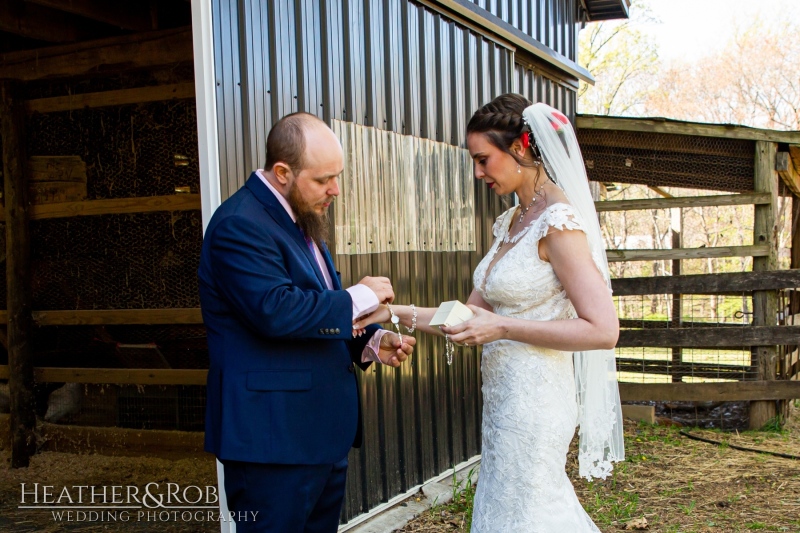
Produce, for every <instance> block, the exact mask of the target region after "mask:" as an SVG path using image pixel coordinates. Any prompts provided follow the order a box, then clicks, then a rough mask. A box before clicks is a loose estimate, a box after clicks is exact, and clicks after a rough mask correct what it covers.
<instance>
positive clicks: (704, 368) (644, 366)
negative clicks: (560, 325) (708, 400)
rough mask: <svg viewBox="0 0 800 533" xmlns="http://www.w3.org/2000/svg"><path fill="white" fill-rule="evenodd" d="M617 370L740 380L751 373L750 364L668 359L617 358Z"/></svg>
mask: <svg viewBox="0 0 800 533" xmlns="http://www.w3.org/2000/svg"><path fill="white" fill-rule="evenodd" d="M617 371H619V372H640V373H642V374H661V375H668V376H675V375H681V376H694V377H698V378H711V379H716V378H722V379H733V380H740V379H742V377H743V375H744V374H751V373H752V371H753V368H752V367H751V366H749V365H746V366H745V365H723V364H712V363H684V362H681V363H678V364H675V363H674V362H673V361H668V360H666V359H662V360H655V359H632V358H620V359H617Z"/></svg>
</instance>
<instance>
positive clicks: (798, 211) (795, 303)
mask: <svg viewBox="0 0 800 533" xmlns="http://www.w3.org/2000/svg"><path fill="white" fill-rule="evenodd" d="M798 230H800V197H798V196H797V195H796V194H793V195H792V240H791V247H792V248H791V249H792V260H791V263H790V268H800V231H798ZM797 313H800V291H797V290H795V291H793V293H792V299H791V314H793V315H796V314H797Z"/></svg>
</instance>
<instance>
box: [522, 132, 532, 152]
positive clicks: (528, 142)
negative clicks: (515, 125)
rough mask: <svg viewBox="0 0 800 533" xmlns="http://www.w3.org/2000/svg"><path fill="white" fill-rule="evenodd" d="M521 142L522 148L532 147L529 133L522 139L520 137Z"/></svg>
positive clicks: (523, 135)
mask: <svg viewBox="0 0 800 533" xmlns="http://www.w3.org/2000/svg"><path fill="white" fill-rule="evenodd" d="M520 142H521V143H522V147H523V148H525V149H527V148H528V147H529V146H530V145H531V140H530V138H529V137H528V134H527V133H523V134H522V137H520Z"/></svg>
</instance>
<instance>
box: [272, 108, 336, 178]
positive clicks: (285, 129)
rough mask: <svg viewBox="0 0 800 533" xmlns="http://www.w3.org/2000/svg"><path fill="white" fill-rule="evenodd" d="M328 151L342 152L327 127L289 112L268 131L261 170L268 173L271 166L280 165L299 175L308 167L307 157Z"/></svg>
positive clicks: (319, 122)
mask: <svg viewBox="0 0 800 533" xmlns="http://www.w3.org/2000/svg"><path fill="white" fill-rule="evenodd" d="M309 148H311V149H310V150H309ZM331 150H332V151H334V152H335V153H336V154H337V155H340V154H341V153H342V148H341V145H340V144H339V139H338V138H337V137H336V135H334V133H333V132H332V131H331V129H330V128H329V127H328V125H327V124H325V123H324V122H323V121H322V120H320V119H319V118H317V117H315V116H314V115H311V114H309V113H292V114H291V115H286V116H285V117H283V118H282V119H280V120H279V121H278V122H276V123H275V125H274V126H272V129H271V130H270V131H269V135H268V136H267V161H266V163H265V165H264V170H268V171H269V170H271V169H272V167H273V166H275V163H278V162H282V163H285V164H286V165H287V166H288V167H289V168H291V169H292V170H293V171H294V172H300V171H301V170H302V169H303V168H305V167H306V166H307V165H308V164H309V161H308V159H309V158H314V157H315V155H317V154H320V153H322V154H326V153H329V151H331Z"/></svg>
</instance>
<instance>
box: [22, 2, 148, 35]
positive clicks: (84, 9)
mask: <svg viewBox="0 0 800 533" xmlns="http://www.w3.org/2000/svg"><path fill="white" fill-rule="evenodd" d="M26 2H27V3H31V4H38V5H40V6H45V7H49V8H52V9H57V10H60V11H66V12H67V13H72V14H73V15H78V16H80V17H84V18H87V19H91V20H95V21H97V22H102V23H105V24H109V25H111V26H116V27H117V28H122V29H124V30H132V31H149V30H154V29H155V28H154V27H153V21H152V19H151V17H150V3H149V2H141V1H133V2H128V1H116V2H108V1H107V0H66V1H65V0H26Z"/></svg>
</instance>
